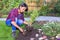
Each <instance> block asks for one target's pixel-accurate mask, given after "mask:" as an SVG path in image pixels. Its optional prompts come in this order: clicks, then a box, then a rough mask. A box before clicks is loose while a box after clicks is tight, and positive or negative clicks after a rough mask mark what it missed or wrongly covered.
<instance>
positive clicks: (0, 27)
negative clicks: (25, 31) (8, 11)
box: [0, 21, 14, 40]
mask: <svg viewBox="0 0 60 40" xmlns="http://www.w3.org/2000/svg"><path fill="white" fill-rule="evenodd" d="M11 31H12V30H11V27H8V26H7V25H6V24H5V22H4V21H0V40H14V38H13V37H12V36H11Z"/></svg>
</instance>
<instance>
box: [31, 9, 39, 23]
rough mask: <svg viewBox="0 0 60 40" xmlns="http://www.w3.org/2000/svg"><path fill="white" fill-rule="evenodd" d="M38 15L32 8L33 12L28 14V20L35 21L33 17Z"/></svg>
mask: <svg viewBox="0 0 60 40" xmlns="http://www.w3.org/2000/svg"><path fill="white" fill-rule="evenodd" d="M38 15H39V13H38V10H36V9H34V10H33V12H32V13H31V15H30V22H31V23H33V22H34V21H35V18H36V17H37V16H38Z"/></svg>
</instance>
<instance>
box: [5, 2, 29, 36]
mask: <svg viewBox="0 0 60 40" xmlns="http://www.w3.org/2000/svg"><path fill="white" fill-rule="evenodd" d="M25 11H28V6H27V4H26V3H22V4H20V5H19V7H18V8H15V9H12V10H11V11H10V12H9V15H8V17H7V19H6V24H7V25H8V26H12V36H13V37H15V36H16V28H17V29H19V30H20V31H21V32H22V33H23V34H24V30H23V29H22V28H21V27H20V25H21V24H23V23H24V24H28V23H27V22H26V21H25V20H24V12H25Z"/></svg>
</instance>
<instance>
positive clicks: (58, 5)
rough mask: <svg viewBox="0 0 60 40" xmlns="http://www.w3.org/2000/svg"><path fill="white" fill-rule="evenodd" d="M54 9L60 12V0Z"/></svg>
mask: <svg viewBox="0 0 60 40" xmlns="http://www.w3.org/2000/svg"><path fill="white" fill-rule="evenodd" d="M54 9H55V11H56V12H57V13H60V0H58V2H57V3H56V4H55V5H54Z"/></svg>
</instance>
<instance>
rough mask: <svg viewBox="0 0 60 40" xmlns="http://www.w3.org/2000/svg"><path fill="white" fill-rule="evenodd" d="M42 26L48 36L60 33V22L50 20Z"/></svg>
mask: <svg viewBox="0 0 60 40" xmlns="http://www.w3.org/2000/svg"><path fill="white" fill-rule="evenodd" d="M41 28H42V30H43V31H44V33H45V34H46V35H48V36H56V35H57V34H59V33H60V23H56V22H50V23H47V24H44V25H43V27H41Z"/></svg>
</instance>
